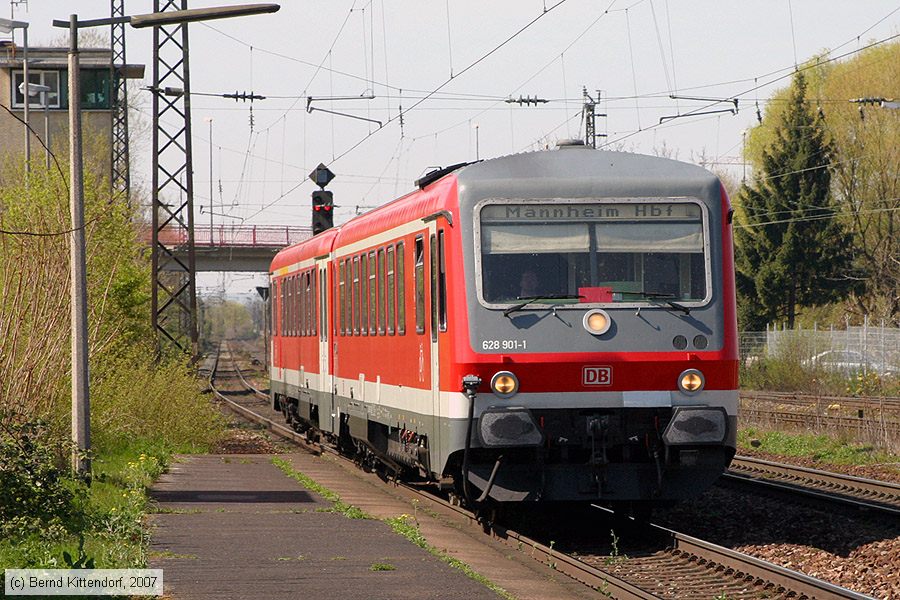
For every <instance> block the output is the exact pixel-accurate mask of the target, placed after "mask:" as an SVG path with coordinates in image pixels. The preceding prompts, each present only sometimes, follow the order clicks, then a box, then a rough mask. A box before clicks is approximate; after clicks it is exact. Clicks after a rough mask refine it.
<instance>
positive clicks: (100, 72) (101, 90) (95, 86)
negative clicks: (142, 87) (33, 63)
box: [29, 69, 110, 109]
mask: <svg viewBox="0 0 900 600" xmlns="http://www.w3.org/2000/svg"><path fill="white" fill-rule="evenodd" d="M109 74H110V73H109V69H82V70H81V108H84V109H98V108H100V109H103V108H106V109H108V108H109V106H110V103H109V91H110V85H109ZM29 75H31V73H30V72H29Z"/></svg>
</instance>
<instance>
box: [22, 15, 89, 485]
mask: <svg viewBox="0 0 900 600" xmlns="http://www.w3.org/2000/svg"><path fill="white" fill-rule="evenodd" d="M80 75H81V66H80V64H79V57H78V15H71V16H70V17H69V180H70V183H69V212H70V213H71V217H72V235H71V236H70V237H69V255H70V264H71V279H72V289H71V294H72V437H73V441H74V442H75V448H74V453H73V455H72V468H73V469H74V471H75V473H76V474H77V475H78V476H80V477H82V478H88V477H89V476H90V472H91V459H90V456H89V454H88V453H89V452H90V449H91V421H90V414H91V409H90V406H91V402H90V390H89V387H88V327H87V267H86V265H85V250H84V178H83V175H84V171H83V164H82V153H81V82H80V79H81V77H80ZM26 97H27V94H26ZM26 102H27V100H26Z"/></svg>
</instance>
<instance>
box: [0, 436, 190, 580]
mask: <svg viewBox="0 0 900 600" xmlns="http://www.w3.org/2000/svg"><path fill="white" fill-rule="evenodd" d="M189 448H190V449H196V448H197V447H196V446H195V445H190V446H189ZM183 449H184V448H179V447H172V446H170V445H168V444H166V443H164V442H162V441H161V440H159V439H150V440H141V439H132V440H127V441H125V440H120V441H118V442H110V441H109V440H108V439H107V442H106V443H105V444H104V445H103V446H101V447H98V448H97V449H96V456H95V457H94V459H93V461H92V471H93V480H92V482H91V484H90V486H87V485H85V484H83V483H80V482H75V481H68V482H66V485H67V486H70V487H72V488H73V490H74V491H75V492H76V494H75V498H76V500H75V503H76V504H77V506H76V511H75V512H76V514H77V519H78V522H77V523H75V522H68V523H66V522H52V523H34V525H33V526H31V527H24V528H20V529H19V530H18V531H11V532H8V535H6V536H4V537H3V538H2V539H0V571H2V570H3V569H6V568H38V567H40V568H67V567H68V566H69V564H70V563H72V562H76V561H77V560H78V559H79V558H81V559H83V562H82V563H81V564H82V565H84V564H86V563H87V561H88V560H93V562H94V567H95V568H98V569H113V568H142V567H145V566H146V565H147V560H148V558H149V555H148V547H149V541H150V540H149V531H148V530H147V527H146V524H145V516H146V514H148V513H151V512H156V510H155V509H154V506H153V504H152V502H151V501H150V498H149V496H148V490H149V488H150V486H151V485H152V484H153V482H154V481H155V480H156V478H157V477H158V476H159V475H160V474H161V473H162V472H163V471H164V470H165V468H166V466H167V465H168V463H169V461H170V460H171V457H172V455H173V454H174V453H175V452H180V451H182V450H183ZM185 512H188V511H185ZM66 553H68V554H69V556H70V557H71V558H70V559H67V558H66Z"/></svg>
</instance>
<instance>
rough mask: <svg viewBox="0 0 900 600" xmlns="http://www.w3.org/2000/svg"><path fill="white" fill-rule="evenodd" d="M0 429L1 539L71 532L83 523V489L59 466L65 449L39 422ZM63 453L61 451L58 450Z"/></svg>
mask: <svg viewBox="0 0 900 600" xmlns="http://www.w3.org/2000/svg"><path fill="white" fill-rule="evenodd" d="M3 422H4V425H3V428H2V430H0V533H2V534H3V535H2V537H11V536H13V535H28V534H29V533H48V532H53V531H58V532H60V533H61V532H67V531H76V530H78V529H79V528H80V527H82V526H83V524H84V518H85V515H84V513H83V506H84V489H83V487H82V486H80V485H79V484H77V483H76V482H74V481H71V480H70V479H69V478H68V476H67V472H68V467H66V468H65V470H64V469H61V468H60V467H59V462H60V456H61V454H63V452H64V447H63V446H62V445H61V444H60V443H58V442H57V443H54V442H53V441H52V439H51V437H50V435H49V433H48V429H47V427H46V426H45V425H44V424H42V423H40V422H26V423H21V422H15V421H14V420H13V419H12V418H10V417H9V416H8V415H7V416H6V418H4V419H3ZM63 455H64V454H63Z"/></svg>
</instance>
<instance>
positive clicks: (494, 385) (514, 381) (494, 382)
mask: <svg viewBox="0 0 900 600" xmlns="http://www.w3.org/2000/svg"><path fill="white" fill-rule="evenodd" d="M491 390H492V391H493V392H494V393H495V394H496V395H497V396H499V397H500V398H510V397H511V396H513V395H515V393H516V392H518V391H519V379H518V378H517V377H516V376H515V375H513V374H512V373H510V372H509V371H500V372H498V373H495V374H494V376H493V377H491Z"/></svg>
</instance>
